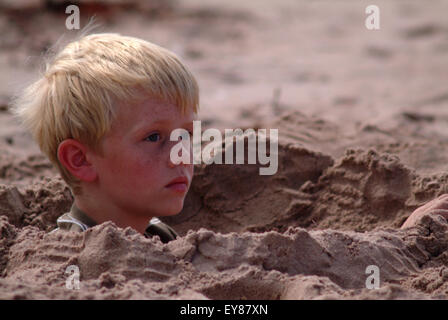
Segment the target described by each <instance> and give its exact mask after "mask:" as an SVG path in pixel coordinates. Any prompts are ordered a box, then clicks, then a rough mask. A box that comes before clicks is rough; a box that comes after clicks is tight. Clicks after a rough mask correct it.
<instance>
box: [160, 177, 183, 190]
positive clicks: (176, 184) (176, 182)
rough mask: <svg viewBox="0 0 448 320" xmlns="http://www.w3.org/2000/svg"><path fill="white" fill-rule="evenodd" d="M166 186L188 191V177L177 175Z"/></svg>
mask: <svg viewBox="0 0 448 320" xmlns="http://www.w3.org/2000/svg"><path fill="white" fill-rule="evenodd" d="M165 188H168V189H171V190H173V191H177V192H186V191H187V189H188V179H187V177H183V176H182V177H177V178H175V179H173V180H171V181H170V182H169V183H168V184H167V185H166V186H165Z"/></svg>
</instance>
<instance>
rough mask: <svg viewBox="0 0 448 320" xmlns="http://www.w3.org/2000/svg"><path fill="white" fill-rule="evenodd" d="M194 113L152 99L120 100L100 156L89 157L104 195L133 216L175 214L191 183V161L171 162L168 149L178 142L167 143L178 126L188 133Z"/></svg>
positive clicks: (179, 208)
mask: <svg viewBox="0 0 448 320" xmlns="http://www.w3.org/2000/svg"><path fill="white" fill-rule="evenodd" d="M194 117H195V113H194V112H193V111H192V110H189V111H186V112H185V114H182V113H181V111H180V110H179V108H178V107H176V106H175V105H173V104H170V103H165V102H160V101H157V100H154V99H147V100H145V101H144V102H141V103H137V104H136V103H132V104H130V103H129V104H126V103H121V104H120V105H119V108H118V113H117V118H116V119H115V120H114V122H113V123H112V127H111V130H110V131H109V132H108V133H107V134H106V135H105V137H104V139H103V142H102V147H103V151H104V154H103V156H102V157H101V156H99V155H98V154H95V155H94V156H93V158H92V159H91V161H92V164H93V165H94V166H95V169H96V171H97V174H98V183H99V185H98V187H99V191H100V192H101V194H102V196H103V199H106V201H110V202H112V203H111V204H113V205H114V206H116V207H117V208H118V209H120V210H121V211H123V212H129V213H132V214H133V215H139V216H147V217H152V216H168V215H173V214H177V213H179V212H180V211H181V210H182V207H183V203H184V199H185V196H186V194H187V191H188V189H189V187H190V184H191V180H192V177H193V164H191V162H192V161H190V164H183V163H181V164H178V165H175V164H173V163H172V162H171V161H170V151H171V148H172V147H173V146H174V145H176V144H177V143H179V142H178V141H170V134H171V132H172V131H173V130H174V129H177V128H183V129H186V130H187V131H189V132H192V131H193V120H194ZM189 151H190V154H191V149H190V150H189ZM175 179H177V180H175ZM182 179H185V181H182ZM173 180H174V182H173ZM176 182H177V183H176Z"/></svg>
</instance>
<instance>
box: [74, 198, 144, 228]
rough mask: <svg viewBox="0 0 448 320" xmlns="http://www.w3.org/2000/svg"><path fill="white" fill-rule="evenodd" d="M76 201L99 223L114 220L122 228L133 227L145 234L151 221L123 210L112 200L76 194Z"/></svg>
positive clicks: (81, 208)
mask: <svg viewBox="0 0 448 320" xmlns="http://www.w3.org/2000/svg"><path fill="white" fill-rule="evenodd" d="M74 203H75V205H76V206H77V207H78V208H79V209H80V210H81V211H82V212H84V213H85V214H86V215H87V216H88V217H89V218H90V219H92V220H93V221H95V222H96V223H98V224H101V223H103V222H106V221H112V222H113V223H115V225H117V226H118V227H120V228H123V229H124V228H127V227H131V228H133V229H135V230H137V231H138V232H140V233H141V234H144V233H145V230H146V228H147V226H148V223H149V220H148V218H147V217H139V216H136V215H132V214H129V213H128V212H123V211H122V210H120V208H117V207H116V206H114V205H113V204H112V203H111V202H108V201H101V200H100V199H98V198H95V199H93V198H91V197H84V196H76V197H75V201H74Z"/></svg>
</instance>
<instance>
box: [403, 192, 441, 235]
mask: <svg viewBox="0 0 448 320" xmlns="http://www.w3.org/2000/svg"><path fill="white" fill-rule="evenodd" d="M428 214H440V215H441V216H443V217H445V218H446V219H448V194H444V195H441V196H440V197H438V198H436V199H434V200H432V201H430V202H428V203H427V204H425V205H424V206H421V207H419V208H417V209H416V210H415V211H414V212H412V214H411V215H410V216H409V218H408V219H407V220H406V221H405V222H404V223H403V225H402V226H401V229H405V228H410V227H413V226H415V225H416V224H417V223H418V222H419V221H420V220H421V219H422V218H423V217H424V216H426V215H428Z"/></svg>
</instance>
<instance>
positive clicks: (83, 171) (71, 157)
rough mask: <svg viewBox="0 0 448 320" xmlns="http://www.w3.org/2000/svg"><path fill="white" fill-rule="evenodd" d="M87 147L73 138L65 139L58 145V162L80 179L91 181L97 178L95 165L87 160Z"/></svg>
mask: <svg viewBox="0 0 448 320" xmlns="http://www.w3.org/2000/svg"><path fill="white" fill-rule="evenodd" d="M86 153H87V148H86V147H85V146H84V145H83V144H82V143H80V142H79V141H77V140H75V139H66V140H64V141H62V142H61V143H60V144H59V146H58V159H59V162H60V163H61V164H62V165H63V166H64V167H65V168H66V169H67V170H68V171H69V172H70V173H71V174H72V175H73V176H75V177H77V178H78V179H80V180H81V181H86V182H92V181H94V180H95V179H96V178H97V172H96V170H95V167H94V166H93V165H92V164H91V163H89V162H88V161H87V158H86Z"/></svg>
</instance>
